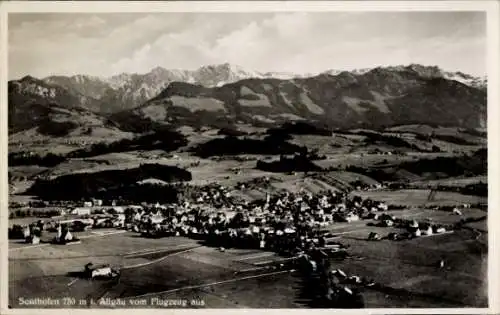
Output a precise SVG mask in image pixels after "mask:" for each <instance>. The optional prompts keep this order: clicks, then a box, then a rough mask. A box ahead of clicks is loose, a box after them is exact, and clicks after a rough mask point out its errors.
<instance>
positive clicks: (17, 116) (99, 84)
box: [9, 64, 487, 136]
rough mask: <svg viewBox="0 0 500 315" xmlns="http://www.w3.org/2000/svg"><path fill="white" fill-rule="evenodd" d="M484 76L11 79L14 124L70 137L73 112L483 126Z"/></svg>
mask: <svg viewBox="0 0 500 315" xmlns="http://www.w3.org/2000/svg"><path fill="white" fill-rule="evenodd" d="M455 79H457V80H455ZM478 82H483V83H484V82H485V81H481V80H480V79H479V78H475V79H474V78H473V77H471V76H468V75H465V74H462V73H450V72H445V71H443V70H441V69H439V68H438V67H428V66H421V65H409V66H395V67H378V68H374V69H371V70H369V69H364V70H357V71H352V72H347V71H332V70H330V71H327V72H324V73H321V74H319V75H316V76H309V77H303V76H302V77H301V76H299V75H293V74H286V73H264V74H263V73H259V72H253V71H245V70H243V69H242V68H240V67H235V66H232V65H229V64H223V65H213V66H206V67H201V68H199V69H197V70H195V71H184V70H167V69H163V68H160V67H157V68H155V69H153V70H152V71H151V72H149V73H147V74H144V75H139V74H120V75H117V76H114V77H111V78H97V77H90V76H84V75H77V76H72V77H64V76H52V77H48V78H45V79H43V80H39V79H36V78H33V77H30V76H27V77H24V78H22V79H20V80H16V81H10V82H9V132H10V133H17V132H20V131H25V130H29V129H32V128H40V127H41V129H40V130H41V132H42V133H44V130H45V131H46V130H52V129H57V130H59V129H63V130H62V131H61V132H59V131H55V133H56V135H61V136H64V135H65V134H67V132H66V131H65V129H69V130H73V129H75V128H76V126H75V123H76V125H82V126H86V124H87V123H85V122H79V121H81V120H82V118H80V117H78V118H77V117H76V116H82V115H83V116H87V118H89V117H92V118H89V119H90V120H92V121H93V123H91V125H92V124H93V125H96V124H97V125H99V126H104V128H120V129H122V130H124V131H127V132H136V133H141V132H144V131H147V130H149V129H151V127H154V126H156V125H163V124H174V125H188V126H194V127H196V126H203V125H209V126H216V127H221V126H230V125H232V124H234V123H239V122H244V123H250V124H252V125H254V126H263V127H269V126H275V125H276V124H280V123H282V122H286V121H291V120H293V121H299V120H309V121H317V122H321V123H322V124H326V125H329V126H330V127H334V128H381V127H388V126H394V125H404V124H431V125H443V126H455V127H461V128H478V127H479V128H484V127H485V124H486V116H487V113H486V90H485V88H484V85H480V84H479V83H478ZM478 84H479V87H477V86H478ZM63 111H66V114H64V115H62V114H61V113H62V112H63ZM68 111H69V112H70V113H69V112H68ZM56 112H57V113H56ZM61 115H62V116H61ZM65 115H66V116H65ZM68 115H69V116H68ZM72 115H74V116H75V117H72ZM63 116H64V117H66V118H64V117H63ZM70 117H71V118H70ZM85 119H86V118H83V120H85ZM72 120H75V123H73V122H70V121H72ZM96 121H99V122H98V123H97V122H96ZM51 132H52V131H48V132H45V133H47V134H49V135H50V133H51Z"/></svg>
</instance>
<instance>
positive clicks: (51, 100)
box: [8, 76, 124, 143]
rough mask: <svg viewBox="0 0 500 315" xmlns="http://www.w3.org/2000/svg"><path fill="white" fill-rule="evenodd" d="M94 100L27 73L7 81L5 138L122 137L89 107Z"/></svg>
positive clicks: (119, 132) (25, 139)
mask: <svg viewBox="0 0 500 315" xmlns="http://www.w3.org/2000/svg"><path fill="white" fill-rule="evenodd" d="M95 101H96V100H95V99H92V98H89V97H86V96H83V95H81V94H79V93H78V92H77V91H68V90H67V89H66V88H63V87H61V86H59V85H55V84H48V83H46V82H45V81H42V80H38V79H35V78H33V77H30V76H27V77H24V78H22V79H21V80H17V81H10V82H9V83H8V104H9V105H8V106H9V112H8V125H9V142H10V143H26V142H28V141H39V140H43V139H47V138H53V137H67V136H69V137H81V136H85V137H87V138H89V137H90V138H91V137H94V136H96V135H97V134H98V135H99V136H100V137H101V138H116V137H122V136H123V135H124V133H123V132H122V131H121V130H119V128H117V127H116V126H115V125H114V123H113V122H112V121H110V120H109V119H107V118H106V117H103V116H102V115H100V114H96V113H94V112H92V111H90V110H89V109H88V108H91V107H93V105H94V104H95V103H94V102H95Z"/></svg>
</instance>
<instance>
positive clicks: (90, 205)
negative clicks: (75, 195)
mask: <svg viewBox="0 0 500 315" xmlns="http://www.w3.org/2000/svg"><path fill="white" fill-rule="evenodd" d="M83 207H84V208H90V207H92V201H84V202H83Z"/></svg>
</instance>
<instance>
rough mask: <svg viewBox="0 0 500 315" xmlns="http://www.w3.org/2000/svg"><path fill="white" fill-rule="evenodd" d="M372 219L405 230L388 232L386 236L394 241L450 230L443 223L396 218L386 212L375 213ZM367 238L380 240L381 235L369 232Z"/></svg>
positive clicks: (379, 224)
mask: <svg viewBox="0 0 500 315" xmlns="http://www.w3.org/2000/svg"><path fill="white" fill-rule="evenodd" d="M373 219H375V220H378V224H377V225H378V226H381V227H396V228H400V229H403V230H404V231H405V232H403V233H396V232H391V233H389V234H388V235H387V237H386V238H387V239H390V240H394V241H396V240H403V239H410V238H416V237H420V236H430V235H433V234H442V233H446V232H450V231H451V230H452V229H451V228H450V226H446V225H443V224H438V223H430V222H428V221H422V222H418V221H417V220H410V219H402V218H396V217H395V216H393V215H389V214H386V213H383V214H376V215H375V216H373ZM368 239H369V240H381V239H382V237H381V236H380V235H379V234H378V233H375V232H371V233H370V234H369V235H368Z"/></svg>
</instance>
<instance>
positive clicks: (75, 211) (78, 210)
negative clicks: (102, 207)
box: [71, 207, 91, 215]
mask: <svg viewBox="0 0 500 315" xmlns="http://www.w3.org/2000/svg"><path fill="white" fill-rule="evenodd" d="M90 212H91V211H90V208H87V207H84V208H75V209H73V210H71V214H76V215H89V214H90Z"/></svg>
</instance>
